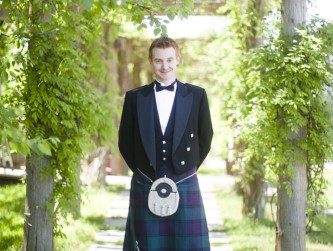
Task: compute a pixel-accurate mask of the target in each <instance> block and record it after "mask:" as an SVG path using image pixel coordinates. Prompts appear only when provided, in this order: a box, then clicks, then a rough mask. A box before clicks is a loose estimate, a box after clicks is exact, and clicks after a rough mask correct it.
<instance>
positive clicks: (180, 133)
mask: <svg viewBox="0 0 333 251" xmlns="http://www.w3.org/2000/svg"><path fill="white" fill-rule="evenodd" d="M154 99H155V93H154V83H151V84H149V85H145V86H142V87H139V88H136V89H133V90H130V91H128V92H127V93H126V96H125V102H124V107H123V112H122V117H121V122H120V128H119V143H118V144H119V150H120V153H121V154H122V156H123V158H124V159H125V161H126V163H127V164H128V166H129V168H130V169H131V170H132V171H133V172H134V171H135V170H136V169H137V168H140V170H142V171H143V172H145V173H146V174H148V175H150V176H151V177H154V173H155V170H156V149H155V148H156V147H155V146H156V144H155V126H156V125H155V124H154V102H155V101H154ZM174 102H176V114H175V127H174V134H173V146H172V163H173V168H174V171H175V172H176V173H177V174H181V173H183V172H185V171H188V170H189V169H191V168H193V167H197V168H198V167H199V166H200V165H201V163H202V162H203V161H204V159H205V158H206V156H207V154H208V152H209V150H210V147H211V141H212V136H213V128H212V122H211V117H210V111H209V106H208V100H207V94H206V91H205V90H204V89H203V88H201V87H198V86H194V85H191V84H183V83H181V82H179V81H178V82H177V89H176V96H175V101H174Z"/></svg>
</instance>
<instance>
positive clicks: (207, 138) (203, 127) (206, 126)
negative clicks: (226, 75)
mask: <svg viewBox="0 0 333 251" xmlns="http://www.w3.org/2000/svg"><path fill="white" fill-rule="evenodd" d="M198 123H199V125H198V135H199V151H200V164H199V166H200V165H201V164H202V162H203V161H204V160H205V158H206V157H207V155H208V153H209V151H210V148H211V142H212V138H213V126H212V121H211V116H210V110H209V105H208V98H207V94H206V91H205V90H203V95H202V98H201V103H200V109H199V118H198Z"/></svg>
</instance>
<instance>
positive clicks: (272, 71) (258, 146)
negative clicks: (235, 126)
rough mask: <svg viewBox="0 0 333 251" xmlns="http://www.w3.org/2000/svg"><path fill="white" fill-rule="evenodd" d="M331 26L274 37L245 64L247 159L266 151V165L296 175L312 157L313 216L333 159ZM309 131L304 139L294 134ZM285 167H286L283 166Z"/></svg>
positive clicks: (309, 27)
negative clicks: (298, 165)
mask: <svg viewBox="0 0 333 251" xmlns="http://www.w3.org/2000/svg"><path fill="white" fill-rule="evenodd" d="M332 31H333V29H332V25H331V24H329V23H326V22H324V21H321V20H314V21H312V22H311V23H310V24H308V25H307V26H306V27H305V28H304V29H302V30H298V31H297V33H296V36H295V37H293V39H292V40H291V41H290V40H286V39H280V38H276V39H272V40H270V41H268V42H267V44H266V45H265V46H262V47H260V48H257V49H254V50H252V51H251V52H250V53H249V54H248V55H247V57H245V58H244V60H243V62H242V68H241V71H242V74H243V76H244V80H245V86H244V90H243V93H244V97H246V99H245V103H244V106H245V108H246V109H245V110H244V113H243V115H244V116H243V117H242V119H241V122H240V124H241V129H240V130H241V138H242V139H243V140H244V141H246V142H247V144H248V149H246V150H245V155H246V156H247V157H251V156H256V155H257V154H258V153H263V156H264V159H265V166H267V167H269V168H270V169H271V170H273V172H274V173H275V174H278V175H282V176H283V175H287V176H291V177H292V175H293V174H292V173H291V165H292V163H293V161H295V160H296V159H297V158H298V157H299V156H297V155H295V152H294V151H293V149H295V147H297V148H299V149H302V150H304V151H305V152H306V155H307V160H305V161H307V166H308V170H307V174H308V216H309V221H310V222H311V221H312V220H313V219H311V216H314V215H315V214H316V210H317V208H318V205H319V203H320V201H322V199H320V196H321V194H322V191H323V189H324V187H325V181H324V177H323V175H322V171H323V168H324V165H325V163H327V162H328V161H331V160H332V157H333V148H332V144H331V139H332V136H333V131H332V128H331V123H332V113H331V109H332V94H331V88H332V80H333V71H332V64H331V62H330V61H329V55H332V52H333V50H332V49H333V46H332V45H333V43H332V42H333V40H332ZM303 129H305V132H306V134H305V137H303V138H299V139H293V138H290V132H295V133H297V132H299V131H300V130H303ZM284 166H286V167H287V168H286V169H284V168H282V167H284Z"/></svg>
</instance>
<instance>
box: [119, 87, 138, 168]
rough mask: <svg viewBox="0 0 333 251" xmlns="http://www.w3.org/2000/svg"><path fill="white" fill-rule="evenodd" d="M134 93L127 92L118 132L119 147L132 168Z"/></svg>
mask: <svg viewBox="0 0 333 251" xmlns="http://www.w3.org/2000/svg"><path fill="white" fill-rule="evenodd" d="M133 102H134V101H133V95H131V93H130V92H127V93H126V95H125V101H124V106H123V111H122V115H121V120H120V126H119V132H118V147H119V151H120V153H121V155H122V156H123V158H124V160H125V161H126V163H127V165H128V166H129V168H130V169H132V170H133V169H134V159H135V158H134V119H135V118H134V116H135V110H134V105H133Z"/></svg>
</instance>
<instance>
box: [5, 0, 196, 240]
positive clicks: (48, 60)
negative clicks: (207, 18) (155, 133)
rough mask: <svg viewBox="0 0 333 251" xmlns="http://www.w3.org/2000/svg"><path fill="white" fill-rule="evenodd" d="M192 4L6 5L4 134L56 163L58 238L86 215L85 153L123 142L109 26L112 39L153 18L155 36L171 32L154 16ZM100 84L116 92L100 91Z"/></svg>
mask: <svg viewBox="0 0 333 251" xmlns="http://www.w3.org/2000/svg"><path fill="white" fill-rule="evenodd" d="M191 3H192V1H191V0H187V1H183V2H182V4H183V6H180V4H176V5H174V6H173V7H172V8H171V7H170V8H166V7H163V8H162V5H161V2H156V1H143V2H142V5H139V3H138V2H136V1H117V2H116V1H90V0H77V1H69V0H68V1H63V0H61V1H60V0H55V1H47V0H35V1H25V0H15V1H9V0H4V1H1V2H0V7H1V8H3V9H5V10H8V13H9V14H8V17H6V18H5V19H4V20H1V40H0V45H1V48H0V49H1V51H0V54H1V61H0V62H1V66H2V69H3V71H2V72H1V76H0V78H1V82H4V83H6V88H5V91H4V92H3V95H2V96H1V100H0V104H1V108H0V116H1V118H3V120H1V122H0V129H1V135H2V136H8V139H9V142H10V144H11V147H12V150H13V151H18V152H21V153H23V154H25V155H26V154H27V155H29V156H33V155H34V154H38V155H42V156H47V158H50V160H51V161H50V166H49V167H48V168H47V169H46V172H45V173H44V175H45V176H48V175H50V174H51V175H52V176H53V177H54V191H53V200H52V202H51V203H50V204H49V205H48V207H49V209H50V212H51V213H52V216H53V224H54V225H53V226H54V231H55V233H56V234H59V235H62V233H61V228H62V225H63V224H64V223H66V219H68V216H69V215H73V216H74V217H76V216H78V215H77V210H76V209H77V208H78V207H79V204H80V202H81V190H82V187H81V185H80V181H79V176H78V174H79V170H80V168H81V162H80V161H81V159H82V158H83V157H84V154H85V153H87V152H89V150H91V149H92V148H93V147H94V146H95V144H102V145H104V146H105V145H107V146H109V147H113V146H114V145H116V144H115V141H116V135H117V134H116V132H117V128H116V124H115V120H114V119H115V118H116V117H117V116H118V113H119V108H120V107H121V106H120V104H119V103H120V99H119V87H118V84H117V83H116V82H114V81H112V76H110V75H109V73H108V67H109V65H108V63H109V62H108V60H107V59H105V58H104V55H103V52H105V51H106V50H107V49H108V48H107V46H108V44H106V42H105V41H103V40H102V37H103V36H104V35H105V34H104V30H103V28H104V27H103V25H104V24H106V23H108V24H110V27H111V31H110V33H111V34H110V38H108V39H110V41H112V40H114V39H115V38H116V37H117V34H118V32H119V30H120V27H121V25H122V22H123V21H124V20H130V21H131V22H133V23H135V24H137V25H139V27H140V24H142V23H143V22H144V21H145V20H146V19H147V20H150V25H152V26H154V27H155V35H159V34H161V35H166V27H165V26H163V21H160V20H159V19H158V18H156V17H155V16H154V15H153V14H154V13H156V12H158V11H170V17H174V16H176V15H180V16H185V15H186V14H187V13H188V12H187V11H188V9H189V6H190V4H191ZM179 7H181V8H179ZM147 12H148V13H149V14H150V15H149V16H148V18H146V17H145V14H147ZM141 28H144V27H141ZM4 45H6V46H4ZM101 59H105V60H101ZM99 85H103V86H107V90H108V91H107V92H106V93H104V92H102V91H99V90H98V88H97V86H99Z"/></svg>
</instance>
